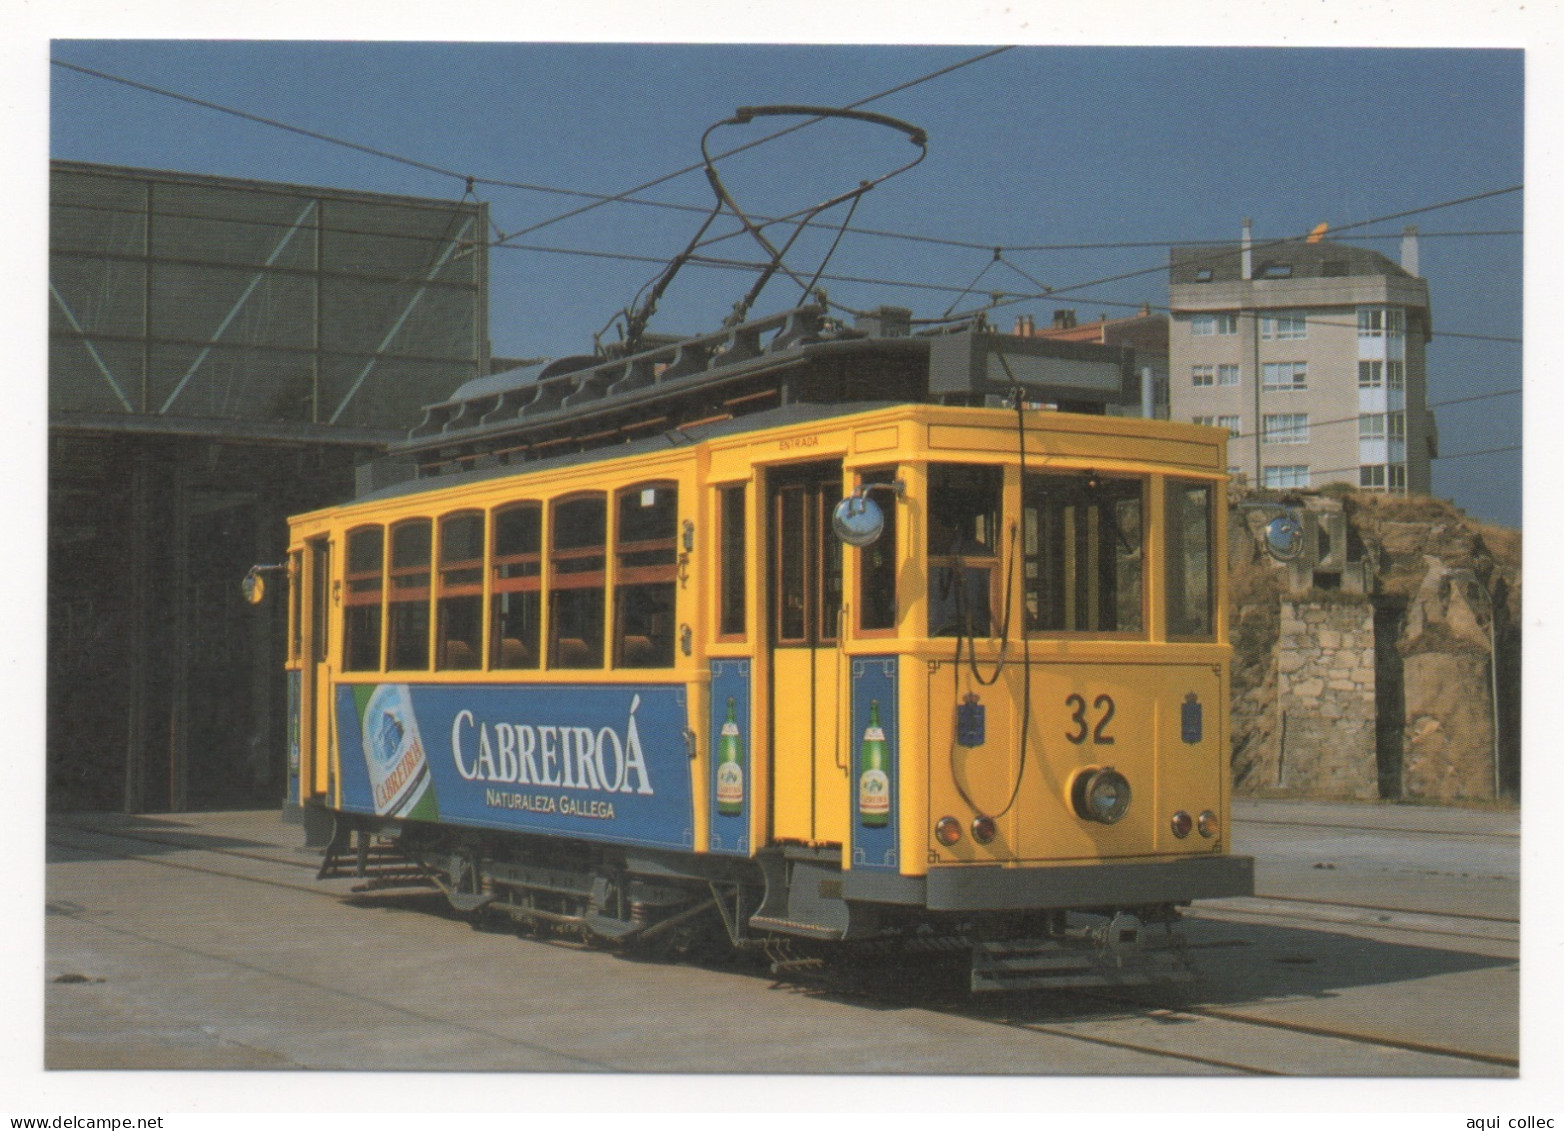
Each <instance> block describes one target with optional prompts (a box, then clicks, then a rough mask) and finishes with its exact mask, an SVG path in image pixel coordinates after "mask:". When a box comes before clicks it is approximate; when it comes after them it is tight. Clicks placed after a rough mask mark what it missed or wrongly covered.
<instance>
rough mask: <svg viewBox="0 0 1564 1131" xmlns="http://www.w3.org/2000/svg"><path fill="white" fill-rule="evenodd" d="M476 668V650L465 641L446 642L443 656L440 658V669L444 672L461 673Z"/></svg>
mask: <svg viewBox="0 0 1564 1131" xmlns="http://www.w3.org/2000/svg"><path fill="white" fill-rule="evenodd" d="M477 666H478V650H477V649H476V648H474V647H473V646H472V645H471V644H468V643H467V642H466V641H465V640H447V641H446V642H445V654H444V655H443V656H441V657H440V667H441V668H442V669H443V670H445V671H461V670H468V669H472V668H476V667H477Z"/></svg>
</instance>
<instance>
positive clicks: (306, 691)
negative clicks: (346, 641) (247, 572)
mask: <svg viewBox="0 0 1564 1131" xmlns="http://www.w3.org/2000/svg"><path fill="white" fill-rule="evenodd" d="M304 568H305V570H306V571H307V573H308V583H307V585H306V586H305V590H304V600H303V602H302V603H301V607H300V610H299V613H300V615H301V616H302V617H303V618H304V639H303V642H302V652H303V656H302V659H303V661H304V673H303V680H302V687H301V688H300V691H301V695H300V703H299V742H300V747H301V750H300V754H301V764H300V780H301V784H302V788H301V791H300V792H301V793H302V794H303V797H302V798H300V800H303V799H304V798H308V797H311V796H318V795H320V794H323V793H328V792H329V791H330V789H331V784H332V783H331V780H330V776H329V775H330V768H331V755H330V753H329V751H330V749H331V667H330V665H329V664H328V662H327V657H329V656H330V655H331V641H330V637H329V626H330V624H331V543H330V542H329V541H327V540H326V539H325V538H317V539H314V540H312V541H311V542H309V543H308V544H307V547H306V549H305V552H304Z"/></svg>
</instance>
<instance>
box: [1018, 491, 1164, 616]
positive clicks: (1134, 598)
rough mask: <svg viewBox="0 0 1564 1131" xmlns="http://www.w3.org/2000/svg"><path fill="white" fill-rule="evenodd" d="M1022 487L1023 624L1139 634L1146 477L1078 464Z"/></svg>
mask: <svg viewBox="0 0 1564 1131" xmlns="http://www.w3.org/2000/svg"><path fill="white" fill-rule="evenodd" d="M1025 487H1026V489H1025V502H1024V505H1023V510H1024V512H1025V522H1024V524H1023V525H1024V536H1023V541H1024V551H1023V561H1024V575H1025V580H1024V584H1025V603H1026V621H1027V628H1028V629H1029V630H1035V631H1039V632H1097V633H1109V632H1112V633H1144V632H1145V630H1146V614H1145V579H1144V573H1145V570H1144V560H1143V555H1144V542H1143V539H1144V534H1143V529H1142V524H1141V520H1142V514H1143V510H1142V495H1143V493H1144V484H1143V481H1142V480H1140V479H1114V478H1109V477H1106V476H1099V475H1097V474H1096V473H1094V472H1090V471H1080V472H1064V473H1052V474H1046V475H1028V476H1027V478H1026V485H1025Z"/></svg>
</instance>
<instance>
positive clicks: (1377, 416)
mask: <svg viewBox="0 0 1564 1131" xmlns="http://www.w3.org/2000/svg"><path fill="white" fill-rule="evenodd" d="M1384 438H1385V414H1384V413H1382V412H1365V413H1363V414H1362V415H1361V416H1359V417H1358V439H1359V440H1383V439H1384ZM1365 486H1366V484H1365Z"/></svg>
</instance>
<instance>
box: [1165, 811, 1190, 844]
mask: <svg viewBox="0 0 1564 1131" xmlns="http://www.w3.org/2000/svg"><path fill="white" fill-rule="evenodd" d="M1168 824H1169V825H1170V826H1171V827H1172V829H1173V835H1174V836H1176V837H1178V839H1179V840H1183V839H1184V838H1185V837H1186V836H1188V835H1189V834H1190V830H1192V829H1193V828H1194V827H1195V819H1194V818H1193V817H1191V816H1190V815H1189V814H1188V813H1186V812H1184V810H1182V809H1180V810H1179V811H1178V812H1177V813H1174V814H1173V819H1172V820H1171V821H1169V822H1168Z"/></svg>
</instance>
